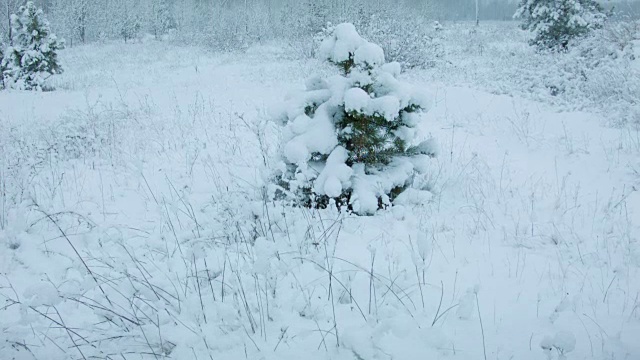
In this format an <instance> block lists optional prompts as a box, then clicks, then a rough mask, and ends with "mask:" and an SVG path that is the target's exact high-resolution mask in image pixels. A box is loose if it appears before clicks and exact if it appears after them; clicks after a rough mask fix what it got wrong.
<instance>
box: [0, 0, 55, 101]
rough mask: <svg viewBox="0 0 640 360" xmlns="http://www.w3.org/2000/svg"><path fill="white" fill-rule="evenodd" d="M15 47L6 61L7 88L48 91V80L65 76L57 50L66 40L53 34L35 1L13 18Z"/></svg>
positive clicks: (8, 49)
mask: <svg viewBox="0 0 640 360" xmlns="http://www.w3.org/2000/svg"><path fill="white" fill-rule="evenodd" d="M11 26H12V37H13V39H12V40H13V45H12V46H9V47H8V48H7V51H6V54H5V60H4V62H3V63H4V66H5V70H4V77H5V79H4V81H5V85H6V86H7V87H12V88H17V89H23V90H47V88H46V87H45V81H46V80H47V78H49V77H50V76H51V75H54V74H60V73H62V67H61V66H60V63H59V62H58V50H60V49H62V48H63V41H58V39H57V37H56V35H55V34H53V33H51V30H50V28H49V22H48V21H47V20H46V19H45V18H44V15H43V13H42V9H39V8H37V7H36V6H35V5H34V4H33V2H32V1H29V2H27V4H26V5H25V6H21V7H20V11H19V15H13V16H12V17H11Z"/></svg>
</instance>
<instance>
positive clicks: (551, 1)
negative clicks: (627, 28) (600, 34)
mask: <svg viewBox="0 0 640 360" xmlns="http://www.w3.org/2000/svg"><path fill="white" fill-rule="evenodd" d="M514 17H515V18H520V19H522V20H523V23H522V29H524V30H530V31H531V32H533V33H534V38H533V39H531V40H530V44H531V45H534V46H536V47H537V48H538V49H539V50H552V51H565V50H566V49H567V48H568V46H569V44H570V42H571V41H572V40H574V39H576V38H579V37H582V36H585V35H586V34H588V33H589V32H590V31H592V30H594V29H598V28H600V27H602V24H603V23H604V20H605V19H606V15H605V14H604V12H603V8H602V6H601V5H600V4H599V3H598V2H596V1H595V0H521V1H520V7H519V8H518V10H517V11H516V13H515V15H514Z"/></svg>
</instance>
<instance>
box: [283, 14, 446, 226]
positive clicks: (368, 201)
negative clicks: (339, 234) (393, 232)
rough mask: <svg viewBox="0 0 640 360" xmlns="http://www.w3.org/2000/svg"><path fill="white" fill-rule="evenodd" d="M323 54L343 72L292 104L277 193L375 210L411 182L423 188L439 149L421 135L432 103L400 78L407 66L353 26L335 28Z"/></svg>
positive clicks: (286, 115) (313, 85)
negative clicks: (423, 117)
mask: <svg viewBox="0 0 640 360" xmlns="http://www.w3.org/2000/svg"><path fill="white" fill-rule="evenodd" d="M319 54H320V55H321V56H322V57H323V58H324V59H327V60H329V61H330V62H332V63H333V64H335V65H336V66H337V67H338V68H339V69H340V70H341V72H342V74H341V75H337V76H333V77H330V78H327V79H320V78H314V79H311V80H309V81H308V82H307V91H305V92H304V93H302V94H300V95H299V96H296V97H294V98H292V99H290V100H289V101H288V102H287V106H288V109H286V111H284V112H283V113H282V115H281V116H280V119H281V120H282V121H283V122H284V123H285V124H286V125H285V127H284V131H283V136H284V146H283V148H282V154H283V160H284V164H283V166H282V167H281V169H280V171H281V173H280V174H279V175H278V176H277V178H278V185H279V187H278V188H277V191H278V192H279V193H280V194H285V195H286V196H289V197H292V198H294V199H296V200H298V201H299V203H301V204H302V205H304V206H307V207H319V208H323V207H326V206H327V205H328V204H330V203H331V202H334V201H335V203H336V204H337V205H338V206H347V207H348V208H349V209H351V210H353V211H355V212H356V213H360V214H371V213H373V212H375V211H376V210H378V209H380V208H383V207H386V206H388V205H391V203H392V202H393V201H394V199H395V198H396V197H397V196H398V195H400V194H401V193H402V192H403V191H404V190H405V189H407V188H408V187H410V186H414V187H418V188H419V190H418V191H420V190H424V186H423V185H424V184H423V183H422V182H421V181H420V179H422V178H421V177H420V176H416V175H420V174H421V173H423V172H424V169H425V168H426V167H425V166H424V162H425V161H429V159H430V157H432V156H434V155H435V149H434V146H433V140H431V139H429V140H426V141H423V142H422V143H417V142H416V140H417V139H418V137H419V136H418V135H419V134H418V129H417V125H418V124H419V123H420V120H421V117H420V112H422V111H424V110H427V107H428V101H427V100H426V98H425V97H424V96H420V94H419V93H417V92H416V91H414V90H413V89H412V88H411V87H410V86H408V85H407V84H404V83H402V82H400V81H398V80H397V79H396V77H397V76H398V75H399V74H400V64H398V63H386V62H385V57H384V52H383V50H382V48H380V47H379V46H378V45H376V44H373V43H370V42H368V41H366V40H364V39H363V38H362V37H360V35H359V34H358V33H357V32H356V30H355V27H354V26H353V25H351V24H341V25H338V26H336V27H335V28H333V29H331V30H330V31H329V36H328V37H327V38H326V39H325V40H324V41H323V42H322V44H321V46H320V50H319Z"/></svg>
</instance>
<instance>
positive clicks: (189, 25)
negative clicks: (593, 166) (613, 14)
mask: <svg viewBox="0 0 640 360" xmlns="http://www.w3.org/2000/svg"><path fill="white" fill-rule="evenodd" d="M25 3H26V1H25V0H0V34H3V35H2V36H3V39H4V41H5V42H6V41H9V39H10V35H11V34H10V33H11V29H10V26H9V16H10V14H12V13H16V12H17V11H18V8H19V7H20V6H23V5H24V4H25ZM34 3H35V5H36V6H38V7H39V8H42V9H43V11H44V13H45V14H46V15H47V18H48V19H49V21H50V23H51V27H52V30H53V31H54V32H55V33H56V34H58V36H60V37H61V38H64V39H65V40H66V44H67V46H75V45H77V44H81V43H86V42H92V41H98V40H105V39H121V40H123V41H130V40H132V39H135V38H137V37H139V36H141V34H151V35H152V36H155V37H157V38H159V39H160V38H162V37H164V36H166V35H168V34H172V36H174V37H177V38H179V39H180V38H181V39H180V40H184V41H185V42H190V43H204V44H205V45H211V46H213V47H229V46H238V45H239V44H246V43H251V42H254V41H256V40H263V39H269V38H285V39H287V38H290V39H299V38H300V37H301V36H303V35H304V36H307V35H312V34H315V33H317V32H318V31H320V30H321V29H322V27H324V26H325V25H326V23H327V22H332V23H334V24H335V23H339V22H343V21H348V22H352V23H354V24H356V25H364V26H366V25H367V24H368V23H369V22H371V21H379V20H377V19H379V18H381V17H386V18H389V19H391V18H393V19H394V20H393V21H394V22H395V23H396V24H397V25H398V26H401V25H402V24H405V25H407V26H415V25H416V24H418V23H420V22H422V23H423V24H425V26H429V25H426V24H430V23H431V22H432V21H433V20H439V21H473V20H476V16H477V19H478V20H479V21H485V20H512V17H513V14H514V13H515V11H516V9H517V5H518V3H517V1H506V0H477V1H476V0H35V1H34ZM604 3H605V4H606V5H607V6H610V5H609V4H614V3H610V2H606V1H605V2H604ZM615 5H616V7H617V9H618V10H619V11H621V12H622V13H624V14H626V15H630V16H635V17H637V16H639V15H640V1H631V0H629V1H626V2H625V1H617V2H615ZM605 7H606V6H605ZM365 35H366V34H365Z"/></svg>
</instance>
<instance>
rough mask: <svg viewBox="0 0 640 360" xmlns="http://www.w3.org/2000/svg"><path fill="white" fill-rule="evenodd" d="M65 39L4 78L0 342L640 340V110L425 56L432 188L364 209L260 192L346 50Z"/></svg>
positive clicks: (401, 347)
mask: <svg viewBox="0 0 640 360" xmlns="http://www.w3.org/2000/svg"><path fill="white" fill-rule="evenodd" d="M61 58H62V59H63V61H64V62H63V64H64V65H65V67H66V69H67V72H66V73H65V74H63V75H61V76H59V77H58V78H57V79H55V82H56V86H57V87H58V90H57V91H55V92H49V93H31V92H16V91H4V92H2V93H0V247H1V248H2V250H1V251H0V299H1V300H0V301H1V302H0V354H1V355H0V358H2V359H5V358H6V359H32V358H35V359H82V358H85V359H89V358H101V359H140V358H149V359H160V358H172V359H243V358H246V359H299V358H301V357H304V358H307V359H340V360H342V359H345V360H346V359H349V360H351V359H354V360H355V359H357V360H373V359H400V360H404V359H505V360H508V359H514V360H515V359H517V360H520V359H547V358H550V359H563V358H566V359H628V360H634V359H640V340H638V339H640V271H639V270H640V240H639V237H640V191H638V190H640V160H639V159H640V131H639V130H638V129H637V127H636V128H634V127H633V126H623V127H618V128H613V127H610V126H607V125H605V124H610V123H613V122H615V121H611V119H608V118H607V117H606V114H599V113H589V112H576V111H563V109H562V108H558V107H555V106H553V105H549V104H548V103H541V102H535V101H532V100H530V99H529V100H527V99H523V98H519V97H512V96H508V95H496V94H492V93H489V92H485V91H480V90H474V89H472V88H471V87H459V86H453V85H452V84H445V83H441V82H438V83H433V82H428V81H425V80H423V79H425V78H427V76H425V75H424V74H423V73H418V72H412V71H409V72H407V73H406V74H404V75H403V77H404V79H405V80H407V81H409V82H412V83H414V84H415V85H417V86H419V87H420V88H423V89H424V90H425V91H428V92H430V93H431V94H432V97H433V102H434V107H433V108H432V109H431V111H430V112H429V113H428V114H427V115H426V116H425V118H424V122H423V124H422V125H421V126H422V127H423V130H424V132H425V133H426V134H431V135H433V136H434V137H435V138H436V139H438V142H439V145H440V153H439V156H438V158H437V165H435V166H434V167H433V169H431V170H432V171H431V172H432V174H433V177H432V183H433V189H434V190H433V198H432V199H431V200H430V201H429V202H426V203H425V202H416V203H417V204H415V205H412V206H409V205H405V206H396V207H394V208H392V209H390V210H386V211H380V212H379V213H378V214H377V215H376V216H371V217H357V216H353V215H349V214H346V213H338V212H337V211H336V210H333V209H331V210H321V211H318V210H308V209H301V208H289V207H285V206H283V205H282V204H280V203H274V202H271V201H269V200H268V199H266V198H265V194H264V193H263V191H262V186H263V185H264V183H265V181H266V180H267V177H268V175H269V169H271V168H272V166H273V164H274V161H275V158H274V157H275V155H276V151H277V147H278V145H279V144H278V127H277V126H276V124H274V123H272V122H270V118H271V112H270V109H272V108H274V107H277V106H278V104H279V102H281V101H282V100H283V99H284V97H285V95H286V94H288V93H290V92H292V91H299V90H301V89H302V88H303V87H304V80H305V78H306V77H308V76H310V75H312V74H315V73H330V72H331V71H332V69H331V68H330V67H329V66H328V65H326V64H323V63H321V62H319V61H317V60H299V59H295V58H293V57H289V56H287V52H286V51H285V50H283V47H280V46H277V45H272V46H267V45H265V46H260V47H253V48H250V49H249V50H247V52H245V53H241V54H240V53H239V54H227V55H220V54H212V53H207V52H206V51H204V50H201V49H197V48H190V47H176V46H172V45H169V44H166V43H156V42H145V43H143V44H127V45H125V44H102V45H89V46H85V47H79V48H72V49H69V50H65V51H64V52H63V53H62V54H61ZM545 349H546V350H545Z"/></svg>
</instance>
